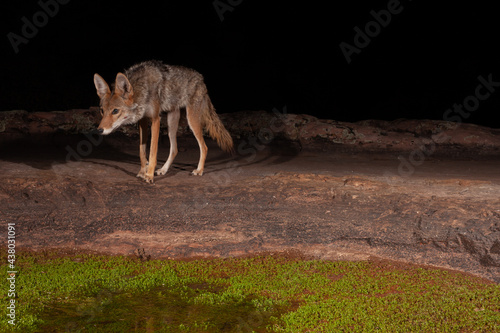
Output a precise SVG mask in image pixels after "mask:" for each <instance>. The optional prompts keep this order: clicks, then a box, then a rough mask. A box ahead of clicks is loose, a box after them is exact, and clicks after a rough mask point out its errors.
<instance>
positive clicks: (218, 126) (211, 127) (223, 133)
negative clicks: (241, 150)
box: [201, 94, 234, 153]
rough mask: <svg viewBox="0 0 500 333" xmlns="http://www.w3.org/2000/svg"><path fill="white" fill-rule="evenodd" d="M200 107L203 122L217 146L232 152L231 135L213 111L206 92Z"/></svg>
mask: <svg viewBox="0 0 500 333" xmlns="http://www.w3.org/2000/svg"><path fill="white" fill-rule="evenodd" d="M201 109H202V114H203V116H202V117H203V123H204V125H205V127H206V129H207V131H208V134H209V135H210V137H211V138H212V139H214V140H215V141H217V144H218V145H219V147H221V148H222V150H224V151H226V152H228V153H233V152H234V143H233V139H232V138H231V135H230V134H229V132H228V131H227V130H226V128H225V127H224V124H222V122H221V121H220V119H219V116H218V115H217V113H215V108H214V106H213V105H212V101H210V97H209V96H208V94H205V96H204V97H203V100H202V102H201Z"/></svg>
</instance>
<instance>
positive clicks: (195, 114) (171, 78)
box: [94, 61, 233, 183]
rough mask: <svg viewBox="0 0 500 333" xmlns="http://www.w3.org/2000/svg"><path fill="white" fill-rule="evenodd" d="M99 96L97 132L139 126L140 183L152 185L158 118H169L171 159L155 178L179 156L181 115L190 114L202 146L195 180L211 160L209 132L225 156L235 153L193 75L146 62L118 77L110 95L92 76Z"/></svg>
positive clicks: (198, 79)
mask: <svg viewBox="0 0 500 333" xmlns="http://www.w3.org/2000/svg"><path fill="white" fill-rule="evenodd" d="M94 84H95V87H96V89H97V95H98V96H99V98H100V99H101V102H100V110H101V115H102V120H101V123H100V124H99V127H98V131H99V133H100V134H103V135H107V134H109V133H111V132H113V131H114V130H115V129H117V128H118V127H120V126H121V125H126V124H134V123H137V122H138V123H139V133H140V146H139V147H140V149H139V150H140V158H141V170H140V171H139V173H138V174H137V177H140V178H142V179H144V180H145V181H146V182H148V183H153V178H154V172H155V168H156V155H157V152H158V137H159V133H160V115H161V113H162V112H166V113H167V121H168V137H169V139H170V155H169V156H168V159H167V162H166V163H165V165H163V167H162V168H161V169H159V170H158V171H156V174H157V175H164V174H165V173H166V172H167V171H168V169H169V168H170V166H171V165H172V162H173V161H174V158H175V156H176V155H177V128H178V126H179V118H180V109H181V108H185V109H186V118H187V121H188V124H189V127H190V128H191V130H192V131H193V134H194V136H195V137H196V140H197V141H198V145H199V146H200V160H199V162H198V168H197V169H196V170H194V171H193V174H194V175H199V176H201V175H202V174H203V169H204V166H205V159H206V157H207V150H208V149H207V145H206V144H205V140H204V139H203V129H204V128H206V129H207V130H208V133H209V134H210V136H211V137H212V139H214V140H216V141H217V144H218V145H219V146H220V147H221V148H222V149H223V150H225V151H227V152H232V151H233V140H232V138H231V136H230V135H229V133H228V132H227V130H226V129H225V128H224V125H223V124H222V122H221V121H220V119H219V117H218V116H217V114H216V113H215V108H214V106H213V105H212V102H211V101H210V97H209V96H208V93H207V87H206V86H205V83H204V82H203V76H202V75H201V74H200V73H198V72H196V71H195V70H193V69H189V68H185V67H180V66H170V65H166V64H163V63H162V62H160V61H146V62H142V63H139V64H136V65H134V66H132V67H130V68H129V69H127V70H126V71H125V73H124V74H122V73H118V74H117V75H116V80H115V84H114V89H113V92H111V90H110V88H109V86H108V84H107V83H106V81H104V79H103V78H102V77H101V76H100V75H99V74H95V75H94ZM149 121H151V145H150V152H149V162H148V159H147V156H146V142H147V137H148V135H149V133H148V124H149Z"/></svg>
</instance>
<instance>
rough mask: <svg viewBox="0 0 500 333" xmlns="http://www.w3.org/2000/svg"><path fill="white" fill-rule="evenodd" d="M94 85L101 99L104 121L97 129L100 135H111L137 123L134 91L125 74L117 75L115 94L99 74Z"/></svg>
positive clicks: (95, 77)
mask: <svg viewBox="0 0 500 333" xmlns="http://www.w3.org/2000/svg"><path fill="white" fill-rule="evenodd" d="M94 84H95V87H96V89H97V95H98V96H99V98H100V99H101V103H100V110H101V115H102V120H101V123H100V124H99V127H98V128H97V130H98V131H99V133H100V134H103V135H106V134H109V133H111V132H113V131H114V130H115V129H117V128H118V127H120V126H121V125H126V124H132V123H134V122H135V121H136V120H135V119H134V112H133V110H134V109H135V107H136V104H134V91H133V89H132V85H131V84H130V82H129V80H128V79H127V77H126V76H125V75H124V74H122V73H118V74H117V75H116V80H115V87H114V91H113V93H111V90H110V89H109V86H108V84H107V83H106V81H104V79H103V78H102V77H101V76H100V75H99V74H95V75H94Z"/></svg>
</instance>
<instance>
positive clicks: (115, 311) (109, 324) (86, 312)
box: [39, 285, 282, 332]
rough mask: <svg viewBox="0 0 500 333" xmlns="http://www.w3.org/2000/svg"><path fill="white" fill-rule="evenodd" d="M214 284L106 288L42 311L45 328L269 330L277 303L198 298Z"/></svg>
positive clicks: (83, 330) (101, 330)
mask: <svg viewBox="0 0 500 333" xmlns="http://www.w3.org/2000/svg"><path fill="white" fill-rule="evenodd" d="M221 291H222V290H221V288H217V287H213V286H209V285H192V286H189V287H184V288H182V289H175V290H171V289H169V288H167V287H160V288H155V289H153V290H150V291H147V292H142V293H134V294H130V293H121V294H118V293H112V292H110V291H108V290H102V291H101V292H100V293H99V294H98V295H95V296H94V297H91V298H89V299H88V301H87V302H85V303H80V304H76V303H71V302H69V303H67V302H64V303H63V302H60V303H53V304H50V305H49V306H48V307H47V308H46V310H45V311H44V312H43V313H42V314H41V319H42V320H44V322H45V324H44V325H42V326H40V330H39V331H40V332H252V331H255V332H265V331H266V326H268V325H270V323H271V316H275V317H278V316H279V315H280V312H282V311H279V310H278V309H271V310H266V311H263V310H259V309H257V308H256V307H255V306H254V304H253V303H252V300H251V299H245V300H234V301H228V302H226V303H225V304H222V305H208V304H201V302H199V301H196V299H197V298H198V299H199V296H200V295H202V294H207V293H215V294H216V293H218V292H221ZM205 296H210V295H205Z"/></svg>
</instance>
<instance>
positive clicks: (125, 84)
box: [115, 73, 134, 99]
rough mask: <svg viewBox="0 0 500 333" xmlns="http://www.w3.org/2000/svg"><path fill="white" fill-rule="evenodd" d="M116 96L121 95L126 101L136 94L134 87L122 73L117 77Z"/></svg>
mask: <svg viewBox="0 0 500 333" xmlns="http://www.w3.org/2000/svg"><path fill="white" fill-rule="evenodd" d="M115 94H118V95H121V96H122V97H123V98H124V99H129V98H131V97H132V95H133V94H134V90H133V89H132V85H131V84H130V82H129V80H128V79H127V77H126V76H125V75H124V74H122V73H118V74H117V75H116V81H115Z"/></svg>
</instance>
